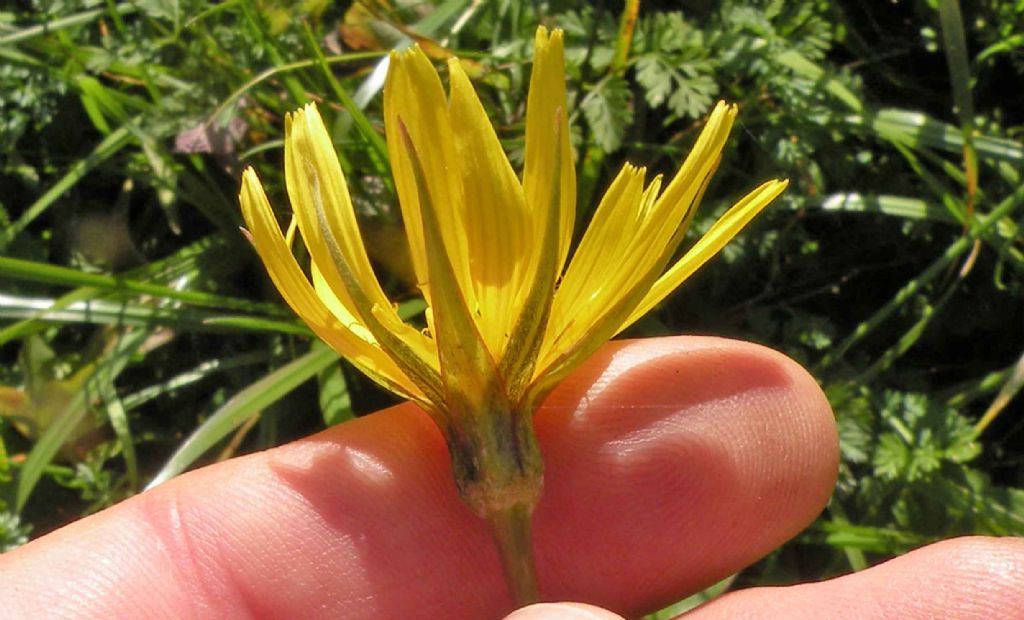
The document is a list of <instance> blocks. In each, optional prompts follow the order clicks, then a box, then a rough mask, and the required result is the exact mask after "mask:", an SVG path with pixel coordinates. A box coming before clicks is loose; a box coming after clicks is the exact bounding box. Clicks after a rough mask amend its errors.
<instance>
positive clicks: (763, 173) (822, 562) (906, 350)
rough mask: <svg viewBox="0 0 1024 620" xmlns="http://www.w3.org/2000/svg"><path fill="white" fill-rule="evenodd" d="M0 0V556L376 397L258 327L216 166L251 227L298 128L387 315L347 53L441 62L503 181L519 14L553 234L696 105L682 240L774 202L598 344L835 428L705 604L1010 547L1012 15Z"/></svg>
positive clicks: (381, 231)
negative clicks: (722, 145)
mask: <svg viewBox="0 0 1024 620" xmlns="http://www.w3.org/2000/svg"><path fill="white" fill-rule="evenodd" d="M4 6H5V7H6V8H3V9H0V356H2V358H0V551H2V550H6V549H10V548H13V547H15V546H17V545H19V544H22V543H24V542H25V541H26V540H28V539H29V538H31V537H34V536H39V535H41V534H44V533H46V532H47V531H49V530H51V529H53V528H55V527H58V526H60V525H62V524H64V523H67V522H69V521H71V520H73V519H75V518H78V517H80V516H82V515H84V514H88V513H90V512H93V511H96V510H99V509H101V508H103V507H105V506H108V505H110V504H112V503H114V502H117V501H119V500H121V499H123V498H125V497H127V496H129V495H132V494H134V493H137V492H139V491H141V490H142V489H143V488H145V487H146V486H147V485H149V484H153V483H154V482H158V481H161V480H164V479H166V478H168V477H170V476H173V475H175V474H177V473H179V472H181V471H184V470H185V469H187V468H190V467H195V466H197V465H200V464H204V463H209V462H212V461H215V460H219V459H224V458H228V457H230V456H232V455H234V454H238V453H240V452H244V451H250V450H255V449H259V448H263V447H267V446H272V445H276V444H280V443H282V442H285V441H288V440H290V439H293V438H296V437H299V436H302V435H305V434H309V433H311V432H314V431H316V430H318V429H320V428H322V427H324V426H325V425H332V424H338V423H342V422H344V421H345V420H347V419H350V418H352V417H353V416H359V415H363V414H366V413H369V412H371V411H373V410H375V409H377V408H379V407H381V406H384V405H387V404H389V403H390V402H392V400H391V397H389V396H388V395H386V394H384V393H382V392H381V391H380V390H379V389H377V388H376V387H375V386H374V385H372V384H371V383H370V382H369V381H368V380H367V379H365V378H364V377H362V376H360V375H359V374H358V373H357V372H354V371H353V370H352V368H351V367H350V366H348V365H347V364H346V363H345V362H343V361H342V362H339V361H338V360H337V357H336V356H335V355H334V354H333V353H331V352H330V351H328V350H326V349H325V348H324V347H323V346H321V345H319V344H316V343H315V342H314V341H313V339H312V338H311V337H310V334H309V332H308V331H307V330H306V328H305V327H304V326H303V325H301V324H300V323H299V322H297V320H296V319H295V318H294V317H293V316H292V314H291V313H290V312H289V311H288V309H287V308H286V307H284V305H283V303H282V302H281V300H280V298H279V297H278V295H277V294H276V292H275V291H274V290H273V288H272V286H271V285H270V283H269V278H268V277H267V276H266V275H265V273H264V272H263V270H262V268H261V266H260V265H259V264H258V261H257V260H256V258H255V254H254V252H253V251H251V249H250V248H249V247H248V246H247V244H246V242H245V240H244V238H243V237H242V235H241V234H240V233H239V230H238V225H239V223H240V217H239V212H238V207H237V202H236V197H235V196H236V192H237V189H238V182H239V174H240V171H241V169H242V167H244V166H246V165H253V166H255V167H256V168H257V169H258V170H259V171H260V174H261V176H262V178H263V179H264V182H265V183H266V184H267V185H268V188H269V191H270V192H271V193H272V197H273V198H275V200H274V202H275V204H276V205H278V206H279V207H281V206H283V205H286V201H285V199H284V192H283V183H282V181H283V179H282V177H281V172H280V171H281V144H282V143H281V139H282V132H283V115H284V114H285V112H287V111H290V110H292V109H294V108H296V107H298V106H299V105H300V104H302V103H304V102H307V101H317V102H319V104H320V109H321V111H322V113H323V114H324V115H325V117H326V120H327V123H328V125H329V127H331V129H332V132H333V138H334V140H335V143H336V146H337V147H338V151H339V154H340V157H341V159H342V164H343V166H344V168H345V170H346V173H347V174H348V177H349V179H350V184H351V187H352V189H353V192H354V198H355V200H356V202H357V208H358V210H359V213H360V216H361V218H362V219H361V225H362V226H363V229H364V233H365V235H366V236H367V237H368V239H369V246H370V248H369V249H370V251H371V254H372V255H373V258H374V259H375V261H376V264H377V267H378V268H379V271H380V273H381V274H382V277H383V278H384V279H385V281H386V282H387V283H388V286H389V288H390V290H391V292H392V293H393V294H394V297H395V298H396V299H398V300H400V301H401V309H402V311H403V312H405V313H406V315H407V316H410V317H412V316H414V315H416V314H417V313H419V312H422V310H423V304H422V302H421V301H420V300H418V299H417V297H416V292H415V290H414V288H413V287H412V285H411V284H410V278H409V266H408V263H407V260H406V259H405V248H404V242H403V241H402V240H401V223H400V221H399V220H398V211H397V209H396V204H395V197H394V188H393V186H392V183H391V180H390V177H389V172H388V163H387V157H386V152H385V150H384V146H383V137H382V131H381V129H382V125H381V97H380V89H381V86H382V84H383V69H384V64H382V61H383V59H384V58H385V57H386V54H387V51H388V50H390V49H393V48H400V47H403V46H406V45H409V44H410V42H412V41H416V42H419V43H420V44H421V45H422V46H423V47H424V49H425V50H426V51H427V52H428V54H429V55H430V56H432V57H433V58H435V59H437V60H441V59H443V58H445V57H447V56H449V55H451V54H457V55H459V56H460V57H462V58H463V59H465V60H467V61H468V62H469V64H470V66H471V73H472V77H473V78H474V80H475V82H476V84H477V87H478V89H479V91H480V94H481V97H482V99H483V100H484V103H485V105H486V106H487V107H488V108H489V110H490V112H491V115H492V119H493V120H494V122H495V124H496V125H497V127H498V131H499V135H500V136H501V137H502V139H503V140H504V141H505V144H506V146H507V149H508V151H509V152H510V154H511V156H512V157H513V161H514V162H517V161H519V160H521V156H522V146H523V144H522V135H523V115H524V111H525V96H526V82H527V80H528V78H529V59H530V54H531V42H532V36H533V32H534V29H535V28H536V25H537V24H538V23H543V24H546V25H548V26H552V27H560V28H563V29H564V30H565V32H566V38H567V57H568V63H569V67H568V71H569V74H570V85H569V97H570V107H571V109H572V116H571V120H572V124H573V143H574V146H575V148H576V151H577V155H578V157H577V168H578V178H579V184H580V202H579V210H580V217H579V219H580V220H581V222H585V221H586V220H587V218H588V217H589V214H590V210H591V209H592V208H593V207H594V202H595V197H596V196H599V195H600V192H601V191H603V189H604V187H605V186H606V184H607V183H608V182H609V180H610V175H611V174H613V173H614V172H615V171H616V170H617V169H618V167H619V166H620V165H621V163H622V162H623V161H625V160H629V161H632V162H635V163H638V164H643V165H647V166H649V167H650V168H651V169H652V170H655V171H659V172H666V173H671V172H672V171H673V170H674V169H675V166H677V165H678V163H679V162H681V160H682V159H683V157H684V156H685V154H686V152H687V150H688V147H689V145H690V144H691V143H692V141H693V140H694V138H695V136H696V133H697V131H698V130H699V128H700V126H701V122H702V119H703V117H704V116H705V114H706V113H707V112H708V110H709V108H710V106H711V105H712V104H713V102H714V101H716V100H717V99H720V98H723V99H727V100H730V101H734V102H737V103H739V104H740V107H741V115H740V124H739V125H738V126H737V128H736V130H735V131H734V135H733V139H732V140H731V142H730V145H729V147H728V150H727V152H726V154H725V156H724V159H723V162H722V167H721V170H720V171H719V173H718V175H717V176H716V177H715V180H714V182H713V184H712V186H711V187H710V189H709V191H708V194H707V198H706V199H705V201H704V206H703V208H702V211H701V214H700V215H698V217H697V220H696V222H695V225H694V231H693V232H692V235H691V236H692V238H696V236H697V234H699V233H700V232H701V231H702V230H704V229H706V227H707V226H708V225H710V223H711V222H712V221H713V220H714V218H715V216H716V215H718V214H720V213H721V212H722V211H723V210H724V209H725V208H726V207H727V206H728V205H729V204H730V201H731V200H734V199H735V198H737V197H739V196H740V195H741V194H742V193H744V192H745V191H746V190H747V189H749V188H751V187H753V186H754V185H755V184H756V183H757V182H759V181H760V180H763V179H766V178H770V177H775V176H782V177H788V178H789V179H791V181H792V185H791V187H790V189H789V191H788V192H787V193H786V195H785V196H784V198H783V199H782V200H781V201H780V202H779V203H777V204H776V205H775V206H773V207H772V208H771V209H769V210H768V211H767V212H766V213H765V214H764V215H762V216H761V217H760V218H759V220H758V221H756V222H755V224H754V225H753V226H752V227H751V228H750V230H748V231H747V232H746V233H744V234H743V235H742V236H741V237H740V238H739V239H738V240H737V241H736V242H734V243H733V244H732V245H730V246H729V247H728V248H727V249H726V251H725V252H724V253H723V255H722V256H721V257H720V258H719V259H717V260H715V261H714V262H713V263H712V264H711V265H709V266H708V267H707V268H705V269H704V270H703V271H702V272H701V273H700V274H699V275H698V276H696V277H695V278H694V279H693V280H692V281H690V282H688V283H687V284H686V285H685V286H684V287H683V289H682V290H681V291H680V292H679V293H677V294H676V295H675V296H674V297H672V298H671V299H670V300H669V301H667V302H666V303H664V304H662V306H661V307H660V308H658V309H657V311H655V312H654V313H652V315H651V316H650V317H649V318H647V319H645V320H644V321H643V322H641V323H640V324H639V325H638V326H636V327H635V328H633V329H632V330H631V331H630V333H629V334H628V335H630V336H644V335H656V334H675V333H708V334H718V335H725V336H732V337H738V338H744V339H749V340H754V341H757V342H762V343H765V344H767V345H769V346H772V347H774V348H777V349H779V350H782V351H784V352H786V353H787V354H788V355H790V356H792V357H794V358H796V359H797V360H800V361H801V362H802V363H804V364H805V365H807V366H808V367H809V368H811V369H812V371H813V372H814V374H815V376H816V377H817V378H818V380H819V381H820V382H821V384H822V385H823V386H824V388H825V389H826V391H827V393H828V394H829V396H830V399H831V402H832V405H833V407H834V408H835V411H836V415H837V417H838V420H839V424H840V428H841V441H842V454H843V462H842V466H841V474H840V481H839V485H838V486H837V488H836V492H835V494H834V496H833V498H832V500H831V502H830V503H829V505H828V507H827V509H826V510H825V511H824V513H823V514H822V516H821V518H820V519H819V520H818V521H817V522H816V523H815V524H814V525H813V526H812V527H811V528H810V529H809V530H808V531H806V532H805V533H803V534H802V535H801V536H800V537H798V538H797V539H796V540H794V541H792V542H791V543H789V544H787V545H786V546H785V547H783V548H782V549H780V550H779V551H777V552H775V553H773V554H772V555H771V556H770V557H768V558H766V559H765V560H763V561H762V562H760V563H758V564H756V565H755V566H753V567H750V568H749V569H747V570H745V571H743V572H742V573H741V574H740V575H738V576H735V577H734V579H733V580H731V583H730V582H725V583H723V584H720V585H719V587H718V588H717V589H716V590H714V591H721V590H722V589H724V588H725V587H728V586H732V587H736V586H740V585H749V584H767V583H772V584H776V583H791V582H794V581H797V580H806V579H812V578H818V577H823V576H828V575H833V574H837V573H839V572H843V571H849V570H851V569H860V568H863V567H864V566H866V565H868V564H870V563H873V562H876V561H878V560H881V559H884V558H885V557H888V556H890V555H892V554H896V553H900V552H902V551H904V550H906V549H908V548H911V547H913V546H916V545H920V544H923V543H926V542H929V541H932V540H936V539H939V538H944V537H949V536H954V535H957V534H963V533H972V532H974V533H985V534H1020V533H1024V491H1022V488H1024V480H1022V477H1021V472H1022V470H1021V468H1020V463H1021V460H1022V457H1024V444H1022V439H1024V435H1022V429H1024V427H1022V422H1021V413H1022V409H1021V405H1020V400H1019V399H1017V400H1014V399H1015V395H1016V394H1017V392H1018V391H1019V389H1020V387H1021V385H1022V383H1024V357H1022V353H1024V304H1022V300H1024V296H1022V295H1024V236H1022V233H1021V231H1020V227H1021V225H1022V224H1024V207H1022V206H1021V205H1022V202H1024V186H1022V183H1021V172H1022V163H1024V143H1022V133H1024V116H1022V112H1021V110H1024V105H1022V104H1024V101H1022V98H1024V88H1022V86H1024V81H1022V80H1021V79H1020V78H1021V73H1022V71H1024V34H1022V33H1024V2H1022V1H1021V0H975V1H972V2H965V3H964V4H963V5H962V6H960V5H959V4H958V3H957V2H956V1H945V0H941V1H940V0H920V1H911V0H896V1H894V2H885V3H881V2H878V3H874V2H850V1H841V2H829V1H826V0H794V1H787V2H783V1H781V0H778V1H774V0H761V1H754V2H743V1H739V0H725V1H724V2H709V1H706V0H692V1H689V0H684V1H681V2H669V1H661V2H655V1H651V2H645V3H642V4H641V3H639V2H637V1H636V0H628V1H626V2H625V3H623V2H621V1H620V2H597V3H593V4H591V5H587V6H584V8H580V3H575V2H572V3H570V2H557V1H552V2H543V1H538V2H532V3H520V2H516V1H514V0H494V1H488V0H482V1H481V0H472V1H471V0H436V1H433V2H432V1H427V0H363V1H362V2H357V3H348V2H339V3H331V2H327V0H305V1H304V2H301V3H299V2H291V1H288V0H226V1H223V2H213V1H212V0H136V1H134V2H115V1H114V0H16V1H15V2H13V4H12V3H5V5H4ZM281 215H282V219H285V218H286V217H287V213H286V212H282V214H281ZM581 226H582V224H581ZM713 593H714V592H711V593H708V594H706V596H710V595H712V594H713ZM692 602H693V601H690V602H689V603H684V604H682V605H687V604H692ZM681 608H682V607H676V608H675V609H676V610H678V609H681ZM668 613H669V612H668V611H666V612H664V614H662V615H667V614H668Z"/></svg>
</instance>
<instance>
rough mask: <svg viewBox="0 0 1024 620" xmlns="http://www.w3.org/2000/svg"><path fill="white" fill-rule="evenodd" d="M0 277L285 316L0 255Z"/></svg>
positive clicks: (258, 306)
mask: <svg viewBox="0 0 1024 620" xmlns="http://www.w3.org/2000/svg"><path fill="white" fill-rule="evenodd" d="M0 275H3V276H6V277H9V278H16V279H19V280H29V281H32V282H45V283H47V284H59V285H63V286H91V287H95V288H98V289H103V290H105V291H109V292H113V293H136V294H139V295H151V296H153V297H159V298H162V299H173V300H176V301H182V302H185V303H189V304H193V305H196V306H210V307H215V308H224V309H229V310H241V311H245V312H254V311H255V312H260V311H262V312H268V311H269V312H268V313H270V314H274V315H282V314H285V311H284V309H283V308H281V307H278V306H274V305H272V304H263V303H259V302H254V301H249V300H246V299H237V298H234V297H224V296H223V295H216V294H214V293H203V292H199V291H189V290H184V291H183V290H178V289H176V288H172V287H169V286H164V285H161V284H152V283H149V282H141V281H139V280H133V279H130V278H125V277H121V276H110V275H105V274H98V273H85V272H82V271H78V270H76V269H69V268H67V267H61V266H59V265H51V264H49V263H39V262H34V261H27V260H22V259H19V258H9V257H5V256H0Z"/></svg>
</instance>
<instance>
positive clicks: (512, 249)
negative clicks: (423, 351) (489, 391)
mask: <svg viewBox="0 0 1024 620" xmlns="http://www.w3.org/2000/svg"><path fill="white" fill-rule="evenodd" d="M448 68H449V74H450V86H451V97H450V103H449V107H448V113H449V117H450V119H451V125H452V127H453V128H456V129H455V131H454V132H453V133H452V136H451V138H450V139H452V140H453V141H454V143H455V146H456V153H457V155H458V164H459V166H458V174H459V176H460V182H461V184H462V188H463V200H464V202H463V209H464V211H463V213H462V214H461V217H460V218H459V219H461V222H462V227H463V229H464V230H465V233H466V244H467V251H468V252H469V255H470V257H471V259H470V262H469V268H470V272H471V274H472V279H473V288H474V291H475V297H476V301H477V307H476V308H475V309H474V310H475V315H476V323H477V325H478V327H479V330H480V334H481V335H482V336H483V338H484V341H485V342H486V343H487V347H488V349H489V350H490V352H491V355H492V356H493V357H494V358H495V359H499V358H500V357H501V356H502V354H503V352H504V349H505V343H506V342H507V340H508V337H509V334H510V331H511V329H512V325H513V323H514V322H515V319H516V317H517V316H518V313H519V307H518V305H517V301H518V299H519V297H518V294H519V292H520V291H521V290H523V289H524V287H525V286H526V285H527V283H526V281H525V280H526V277H527V269H528V267H529V263H530V258H531V256H532V253H533V252H535V251H537V250H538V249H539V248H538V247H537V246H538V244H539V243H540V242H541V238H533V235H534V228H535V227H534V226H533V222H532V221H531V220H530V215H529V213H527V210H526V201H525V199H524V198H523V188H522V186H521V185H520V183H519V179H518V177H516V174H515V172H514V171H513V170H512V166H511V165H510V164H509V163H508V158H507V157H506V156H505V151H504V150H503V149H502V148H501V143H500V142H499V141H498V136H497V135H496V134H495V133H494V128H493V127H492V126H491V122H490V120H489V119H488V118H487V113H486V112H485V111H484V108H483V106H482V105H481V104H480V100H479V98H478V97H477V95H476V92H475V91H474V90H473V85H472V84H471V83H470V81H469V78H468V77H466V73H465V71H464V70H463V69H462V66H461V65H460V64H459V61H458V60H457V59H452V60H450V61H449V62H448ZM403 120H404V119H403ZM538 215H540V214H538Z"/></svg>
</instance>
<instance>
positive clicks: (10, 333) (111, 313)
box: [0, 293, 312, 344]
mask: <svg viewBox="0 0 1024 620" xmlns="http://www.w3.org/2000/svg"><path fill="white" fill-rule="evenodd" d="M0 318H9V319H10V318H13V319H26V320H25V321H21V322H19V323H16V324H14V325H12V326H10V327H8V328H7V329H4V330H3V331H0V344H3V343H5V342H9V341H10V340H12V339H14V338H21V337H24V336H27V335H28V334H30V333H32V332H33V331H37V330H36V328H37V326H38V325H49V324H53V323H92V324H96V325H130V326H157V325H162V326H167V327H173V328H175V329H177V330H182V331H205V332H223V331H237V330H241V331H258V332H271V333H280V334H292V335H296V336H307V337H308V336H311V335H312V332H310V331H309V329H308V328H307V327H306V326H304V325H302V324H300V323H298V322H289V321H283V320H273V319H267V318H262V317H255V316H241V315H237V316H236V315H230V314H221V313H215V312H208V311H200V310H195V309H192V308H175V307H161V306H154V305H150V304H141V303H131V302H127V301H110V300H104V299H85V300H80V299H74V300H70V301H69V300H67V299H66V298H61V299H57V300H54V299H49V298H36V297H21V296H17V295H7V294H4V293H0Z"/></svg>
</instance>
